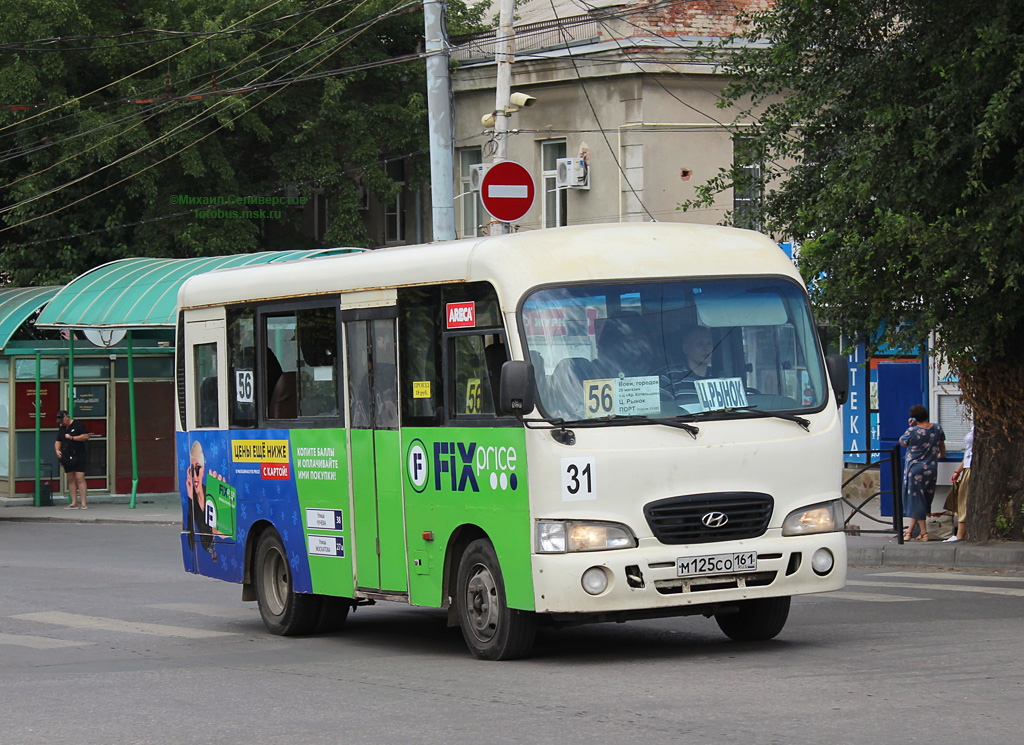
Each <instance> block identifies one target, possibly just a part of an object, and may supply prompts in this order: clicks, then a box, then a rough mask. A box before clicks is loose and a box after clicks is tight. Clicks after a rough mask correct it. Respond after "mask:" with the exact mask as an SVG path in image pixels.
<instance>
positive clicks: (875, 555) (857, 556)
mask: <svg viewBox="0 0 1024 745" xmlns="http://www.w3.org/2000/svg"><path fill="white" fill-rule="evenodd" d="M845 507H846V514H847V518H848V519H849V522H848V523H847V526H848V527H853V526H857V527H859V528H860V530H861V531H862V532H861V534H860V535H850V534H847V536H846V547H847V561H848V563H849V564H850V566H866V567H880V566H885V567H890V566H902V567H928V568H932V569H989V570H992V571H1004V570H1015V571H1024V543H1020V542H1010V541H1005V542H999V541H990V542H988V543H983V544H979V543H965V542H957V543H943V542H942V541H941V540H933V541H928V542H927V543H921V542H919V541H908V542H906V543H904V544H903V545H902V546H901V545H900V544H899V543H898V542H897V537H896V535H895V534H894V533H891V532H890V533H864V532H863V531H867V530H887V529H888V530H892V518H891V517H882V516H881V514H880V511H879V499H878V497H875V498H874V499H873V500H871V502H869V503H868V504H867V505H865V506H864V507H863V508H862V513H863V514H861V513H858V514H856V515H853V517H852V518H851V517H850V513H851V512H852V508H850V507H849V505H845ZM865 515H867V516H870V517H874V518H876V519H880V520H886V521H887V522H888V524H887V525H883V524H881V523H876V522H873V521H872V520H869V519H868V517H866V516H865Z"/></svg>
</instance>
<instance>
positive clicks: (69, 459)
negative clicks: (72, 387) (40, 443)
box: [53, 409, 89, 510]
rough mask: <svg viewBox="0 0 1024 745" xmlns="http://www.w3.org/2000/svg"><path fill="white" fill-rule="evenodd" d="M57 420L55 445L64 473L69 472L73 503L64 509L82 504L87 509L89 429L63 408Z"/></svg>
mask: <svg viewBox="0 0 1024 745" xmlns="http://www.w3.org/2000/svg"><path fill="white" fill-rule="evenodd" d="M57 422H58V424H60V429H59V430H57V440H56V442H54V443H53V445H54V448H55V449H56V451H57V457H58V458H59V459H60V464H61V466H63V467H64V473H65V474H67V477H68V489H69V490H70V491H71V504H69V505H68V506H67V507H65V508H64V509H66V510H77V509H79V506H81V509H83V510H87V509H89V507H88V506H87V505H86V503H85V490H86V487H85V468H86V449H85V443H86V442H88V441H89V431H88V430H87V429H86V428H85V425H84V424H82V423H81V422H79V421H77V420H75V419H72V418H71V417H70V416H69V415H68V412H66V411H64V410H63V409H61V410H60V411H59V412H57ZM79 495H81V497H80V499H81V505H79Z"/></svg>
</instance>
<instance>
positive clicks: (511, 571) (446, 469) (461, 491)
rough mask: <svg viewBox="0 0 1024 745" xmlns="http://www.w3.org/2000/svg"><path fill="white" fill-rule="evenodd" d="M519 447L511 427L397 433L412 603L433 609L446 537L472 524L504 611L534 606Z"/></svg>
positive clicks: (519, 433)
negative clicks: (491, 563) (497, 570)
mask: <svg viewBox="0 0 1024 745" xmlns="http://www.w3.org/2000/svg"><path fill="white" fill-rule="evenodd" d="M525 442H526V438H525V434H524V431H523V429H521V428H518V427H446V428H437V427H430V428H427V427H415V428H414V427H410V428H406V429H403V430H402V448H403V462H404V466H403V469H402V470H403V473H404V478H405V509H406V529H407V532H408V536H409V599H410V602H411V603H412V604H413V605H425V606H432V607H439V606H440V605H441V590H442V573H443V571H444V557H445V550H446V548H447V546H448V542H449V539H450V537H451V535H452V534H453V533H454V531H455V530H456V528H458V527H459V526H461V525H476V526H478V527H480V528H481V529H482V530H483V531H484V532H485V533H486V534H487V535H488V536H489V537H490V539H491V542H492V543H493V544H494V549H495V551H496V553H497V555H498V562H499V563H500V565H501V573H502V576H503V578H504V580H505V592H506V596H507V599H508V604H509V606H511V607H513V608H519V609H521V610H533V609H534V603H533V577H532V568H531V562H530V501H529V497H528V494H527V476H526V445H525ZM353 455H354V452H353ZM424 532H429V533H431V534H432V535H433V540H432V541H428V540H426V539H424V537H423V534H424ZM454 560H456V561H457V560H458V557H455V559H454ZM453 590H454V588H453Z"/></svg>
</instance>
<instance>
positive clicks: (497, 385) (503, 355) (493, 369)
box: [484, 341, 508, 414]
mask: <svg viewBox="0 0 1024 745" xmlns="http://www.w3.org/2000/svg"><path fill="white" fill-rule="evenodd" d="M507 359H508V350H506V349H505V342H504V341H495V342H491V343H490V344H488V345H487V346H486V347H484V360H485V361H486V362H487V379H488V382H489V383H490V386H491V398H492V399H493V404H492V408H491V411H492V412H494V413H496V414H500V413H501V399H500V396H499V390H500V389H501V366H502V365H504V364H505V361H506V360H507Z"/></svg>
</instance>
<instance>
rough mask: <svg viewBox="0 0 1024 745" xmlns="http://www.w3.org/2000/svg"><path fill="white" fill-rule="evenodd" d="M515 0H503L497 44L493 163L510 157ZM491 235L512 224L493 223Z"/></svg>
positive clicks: (504, 230)
mask: <svg viewBox="0 0 1024 745" xmlns="http://www.w3.org/2000/svg"><path fill="white" fill-rule="evenodd" d="M514 6H515V0H501V5H500V6H499V12H498V38H497V39H496V40H495V41H496V42H497V44H496V45H495V48H494V59H495V61H496V62H497V63H498V71H497V82H496V84H495V92H494V145H495V147H494V157H493V158H492V159H491V163H492V164H494V163H498V162H499V161H502V160H508V116H507V114H506V109H508V106H509V98H510V97H511V95H512V59H513V57H512V39H513V37H514V35H515V29H514V28H513V27H512V13H513V10H514ZM490 232H491V235H504V234H505V233H507V232H508V226H507V225H506V224H505V223H503V222H495V223H491V231H490Z"/></svg>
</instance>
